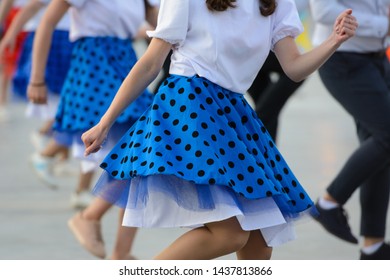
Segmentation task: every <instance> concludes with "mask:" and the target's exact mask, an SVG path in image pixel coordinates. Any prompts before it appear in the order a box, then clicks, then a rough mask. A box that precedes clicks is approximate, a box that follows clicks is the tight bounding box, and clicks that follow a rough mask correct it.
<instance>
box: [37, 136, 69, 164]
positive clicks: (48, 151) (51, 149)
mask: <svg viewBox="0 0 390 280" xmlns="http://www.w3.org/2000/svg"><path fill="white" fill-rule="evenodd" d="M40 154H41V156H43V157H49V158H54V157H55V156H57V155H60V156H61V159H62V157H64V156H65V155H66V156H67V155H68V147H66V146H62V145H60V144H58V143H57V142H56V141H55V140H54V139H50V141H49V143H48V144H47V146H46V148H45V149H44V150H43V151H41V152H40Z"/></svg>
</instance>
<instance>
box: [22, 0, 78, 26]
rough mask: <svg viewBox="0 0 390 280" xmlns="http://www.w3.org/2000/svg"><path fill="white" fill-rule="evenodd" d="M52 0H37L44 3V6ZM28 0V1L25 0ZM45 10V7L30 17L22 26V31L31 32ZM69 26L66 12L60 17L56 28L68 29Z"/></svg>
mask: <svg viewBox="0 0 390 280" xmlns="http://www.w3.org/2000/svg"><path fill="white" fill-rule="evenodd" d="M51 1H52V0H39V2H41V3H43V4H45V5H46V6H47V5H48V4H49V3H50V2H51ZM27 2H28V1H27ZM45 11H46V7H44V8H42V9H41V10H39V11H38V12H37V13H36V14H35V15H34V17H32V18H31V19H30V20H29V21H28V22H27V23H26V24H25V25H24V27H23V30H24V31H27V32H33V31H35V30H36V29H37V28H38V25H39V22H40V21H41V19H42V16H43V14H44V13H45ZM69 28H70V18H69V15H68V13H66V14H65V15H64V16H63V17H62V19H61V20H60V21H59V22H58V24H57V26H56V30H69Z"/></svg>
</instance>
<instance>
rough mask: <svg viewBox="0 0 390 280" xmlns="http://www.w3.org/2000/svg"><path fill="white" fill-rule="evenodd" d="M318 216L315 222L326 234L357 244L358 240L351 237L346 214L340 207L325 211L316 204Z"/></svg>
mask: <svg viewBox="0 0 390 280" xmlns="http://www.w3.org/2000/svg"><path fill="white" fill-rule="evenodd" d="M316 207H317V210H318V212H319V215H318V216H317V217H315V220H316V221H317V222H319V223H320V224H321V225H322V226H323V227H324V228H325V229H326V230H327V231H328V232H330V233H331V234H333V235H335V236H337V237H338V238H341V239H342V240H344V241H347V242H350V243H353V244H358V240H357V238H356V237H355V236H353V234H352V232H351V228H350V226H349V225H348V218H347V214H346V212H345V210H344V208H342V207H341V206H339V207H336V208H332V209H329V210H325V209H323V208H321V206H319V204H318V201H317V203H316Z"/></svg>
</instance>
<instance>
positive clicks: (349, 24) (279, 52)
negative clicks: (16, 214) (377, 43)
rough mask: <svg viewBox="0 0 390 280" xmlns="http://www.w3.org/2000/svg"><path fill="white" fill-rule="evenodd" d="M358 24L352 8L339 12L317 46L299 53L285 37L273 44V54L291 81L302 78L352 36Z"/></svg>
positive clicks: (290, 39)
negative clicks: (326, 35) (330, 32)
mask: <svg viewBox="0 0 390 280" xmlns="http://www.w3.org/2000/svg"><path fill="white" fill-rule="evenodd" d="M357 26H358V24H357V21H356V18H355V17H354V16H352V10H351V9H348V10H346V11H344V12H343V13H341V14H340V15H339V16H338V17H337V19H336V21H335V23H334V28H333V32H332V34H331V35H330V36H329V37H328V39H327V40H326V41H324V42H323V43H322V44H321V45H319V46H318V47H316V48H314V49H312V50H311V51H309V52H306V53H304V54H301V53H300V52H299V50H298V47H297V45H296V43H295V41H294V39H293V38H292V37H286V38H284V39H282V40H280V41H279V42H277V43H276V44H275V49H274V50H275V54H276V56H277V58H278V60H279V62H280V64H281V65H282V68H283V70H284V72H285V73H286V75H287V76H288V77H289V78H290V79H291V80H293V81H295V82H299V81H302V80H304V79H305V78H306V77H307V76H309V75H310V74H311V73H313V72H314V71H316V70H317V69H318V68H319V67H320V66H321V65H322V64H323V63H324V62H325V61H326V60H327V59H328V58H329V57H330V56H331V55H332V54H333V53H334V52H335V51H336V50H337V48H338V47H339V46H340V45H341V44H342V43H343V42H344V41H346V40H348V39H349V38H351V37H352V36H354V34H355V30H356V28H357Z"/></svg>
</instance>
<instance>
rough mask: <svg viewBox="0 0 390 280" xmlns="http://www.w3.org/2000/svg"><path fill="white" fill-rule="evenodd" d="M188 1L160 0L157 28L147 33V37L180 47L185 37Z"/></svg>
mask: <svg viewBox="0 0 390 280" xmlns="http://www.w3.org/2000/svg"><path fill="white" fill-rule="evenodd" d="M188 17H189V0H180V1H178V0H161V2H160V10H159V13H158V20H157V27H156V29H155V30H153V31H148V32H147V34H148V36H149V37H155V38H159V39H162V40H164V41H166V42H168V43H170V44H172V45H180V44H181V43H182V42H183V41H184V40H185V38H186V36H187V30H188Z"/></svg>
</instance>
